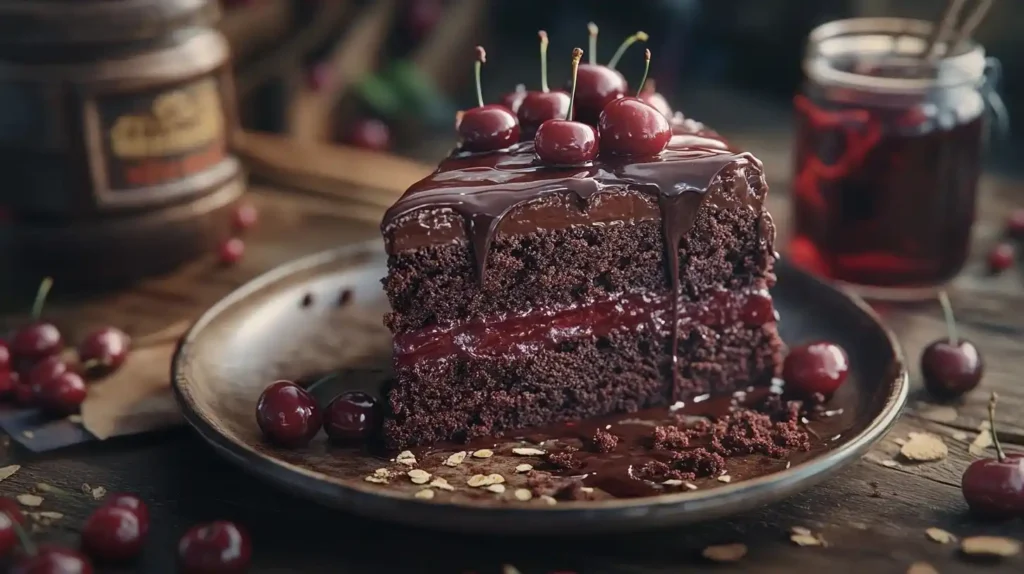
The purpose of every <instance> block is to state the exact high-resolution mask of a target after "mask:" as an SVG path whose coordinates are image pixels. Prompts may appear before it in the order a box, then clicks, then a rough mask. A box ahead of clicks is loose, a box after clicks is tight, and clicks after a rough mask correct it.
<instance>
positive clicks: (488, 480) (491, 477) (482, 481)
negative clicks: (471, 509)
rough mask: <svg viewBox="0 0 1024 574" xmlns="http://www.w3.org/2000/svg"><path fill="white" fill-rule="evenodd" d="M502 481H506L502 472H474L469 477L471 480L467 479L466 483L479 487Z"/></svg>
mask: <svg viewBox="0 0 1024 574" xmlns="http://www.w3.org/2000/svg"><path fill="white" fill-rule="evenodd" d="M502 482H505V477H503V476H501V475H500V474H488V475H483V474H474V475H473V476H471V477H469V480H467V481H466V484H468V485H469V486H471V487H473V488H477V487H479V486H490V485H492V484H499V483H502Z"/></svg>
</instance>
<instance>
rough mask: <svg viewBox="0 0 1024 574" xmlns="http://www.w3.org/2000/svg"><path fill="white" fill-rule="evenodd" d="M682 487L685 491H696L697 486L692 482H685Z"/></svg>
mask: <svg viewBox="0 0 1024 574" xmlns="http://www.w3.org/2000/svg"><path fill="white" fill-rule="evenodd" d="M683 486H685V487H686V490H697V485H696V484H694V483H692V482H687V483H685V484H684V485H683Z"/></svg>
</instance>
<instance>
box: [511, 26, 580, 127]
mask: <svg viewBox="0 0 1024 574" xmlns="http://www.w3.org/2000/svg"><path fill="white" fill-rule="evenodd" d="M537 35H538V36H540V91H539V92H538V91H534V90H531V91H529V92H526V96H525V97H524V98H523V101H522V103H521V104H520V105H519V111H518V112H517V113H516V116H517V117H518V118H519V129H520V137H521V138H522V139H524V140H529V139H532V138H533V136H534V134H536V133H537V128H539V127H540V125H541V124H543V123H544V122H546V121H548V120H564V119H565V118H567V117H569V115H568V114H569V94H567V93H565V92H563V91H555V92H552V91H551V90H550V89H549V88H548V34H547V32H545V31H544V30H541V31H540V32H537Z"/></svg>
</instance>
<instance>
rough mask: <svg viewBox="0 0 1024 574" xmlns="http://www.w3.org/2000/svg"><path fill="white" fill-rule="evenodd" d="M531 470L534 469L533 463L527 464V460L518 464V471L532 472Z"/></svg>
mask: <svg viewBox="0 0 1024 574" xmlns="http://www.w3.org/2000/svg"><path fill="white" fill-rule="evenodd" d="M531 470H533V465H532V464H526V463H525V462H524V463H523V464H520V465H518V466H516V472H530V471H531Z"/></svg>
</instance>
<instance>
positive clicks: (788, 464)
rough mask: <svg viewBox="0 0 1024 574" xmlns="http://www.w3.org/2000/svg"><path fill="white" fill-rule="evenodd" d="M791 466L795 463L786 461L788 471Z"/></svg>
mask: <svg viewBox="0 0 1024 574" xmlns="http://www.w3.org/2000/svg"><path fill="white" fill-rule="evenodd" d="M790 466H793V462H792V461H789V460H787V461H786V468H787V469H788V468H789V467H790Z"/></svg>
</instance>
